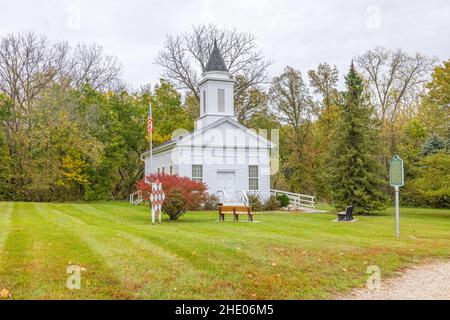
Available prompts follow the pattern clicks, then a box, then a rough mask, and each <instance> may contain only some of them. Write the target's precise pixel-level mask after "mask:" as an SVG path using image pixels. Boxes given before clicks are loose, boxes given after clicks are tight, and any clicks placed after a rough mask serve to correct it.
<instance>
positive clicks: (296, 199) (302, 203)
mask: <svg viewBox="0 0 450 320" xmlns="http://www.w3.org/2000/svg"><path fill="white" fill-rule="evenodd" d="M270 194H271V195H272V196H275V197H276V196H277V195H279V194H285V195H287V197H288V198H289V204H291V205H293V206H294V207H309V208H314V206H315V199H316V197H315V196H309V195H306V194H301V193H293V192H287V191H282V190H270Z"/></svg>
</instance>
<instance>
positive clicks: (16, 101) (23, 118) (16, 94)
mask: <svg viewBox="0 0 450 320" xmlns="http://www.w3.org/2000/svg"><path fill="white" fill-rule="evenodd" d="M119 74H120V65H119V64H118V62H117V60H116V59H115V58H113V57H110V56H108V55H105V54H103V51H102V48H101V47H99V46H97V45H92V46H87V45H79V46H77V47H76V48H75V50H72V49H71V48H70V46H69V45H68V44H67V43H66V42H61V43H55V44H50V43H49V42H48V41H47V39H46V38H45V37H43V36H40V35H37V34H35V33H33V32H27V33H19V34H9V35H6V36H4V37H2V38H1V39H0V92H1V93H3V94H5V95H6V96H8V97H9V98H10V99H11V101H12V104H13V110H12V113H13V115H14V117H12V119H10V121H8V123H7V127H8V129H9V130H12V131H17V130H18V129H19V126H20V124H23V123H28V125H30V123H29V121H30V120H29V118H30V114H31V112H32V108H33V102H34V101H35V100H36V99H38V98H39V95H42V94H43V92H44V91H45V89H46V88H47V87H48V86H50V85H51V84H52V83H59V84H61V85H62V86H63V88H65V87H67V86H73V87H79V86H80V85H82V84H84V83H88V84H89V85H91V86H92V87H94V88H95V89H109V88H111V87H112V86H115V85H116V83H117V82H118V79H119Z"/></svg>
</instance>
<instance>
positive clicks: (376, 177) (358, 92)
mask: <svg viewBox="0 0 450 320" xmlns="http://www.w3.org/2000/svg"><path fill="white" fill-rule="evenodd" d="M345 83H346V87H347V91H346V92H344V93H343V103H342V105H341V106H340V107H341V116H340V119H339V122H338V125H337V130H336V133H335V137H334V141H333V143H332V150H331V153H330V155H331V158H330V169H331V172H330V176H331V187H332V194H333V200H334V203H335V206H336V207H337V208H338V209H344V208H345V207H346V206H348V205H354V211H355V212H357V213H363V212H371V211H374V210H377V209H381V208H382V207H383V205H384V202H385V196H384V194H383V192H382V191H381V190H382V189H381V188H382V184H383V167H382V165H381V163H380V162H379V161H378V160H377V159H376V157H375V154H376V152H377V150H378V147H379V142H378V138H377V134H376V131H375V128H374V124H373V121H372V118H371V113H372V111H371V109H370V107H369V104H368V99H367V96H366V95H365V93H364V84H363V80H362V78H361V77H360V76H359V75H358V73H357V72H356V70H355V68H354V66H353V62H352V64H351V67H350V71H349V73H348V75H347V76H346V77H345Z"/></svg>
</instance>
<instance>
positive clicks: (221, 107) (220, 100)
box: [217, 89, 225, 112]
mask: <svg viewBox="0 0 450 320" xmlns="http://www.w3.org/2000/svg"><path fill="white" fill-rule="evenodd" d="M217 107H218V111H219V112H225V90H224V89H217Z"/></svg>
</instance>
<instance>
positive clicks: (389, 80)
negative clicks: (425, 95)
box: [356, 47, 436, 123]
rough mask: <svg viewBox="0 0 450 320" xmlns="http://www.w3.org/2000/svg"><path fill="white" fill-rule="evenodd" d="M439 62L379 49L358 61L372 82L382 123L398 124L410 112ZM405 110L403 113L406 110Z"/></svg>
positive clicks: (371, 51)
mask: <svg viewBox="0 0 450 320" xmlns="http://www.w3.org/2000/svg"><path fill="white" fill-rule="evenodd" d="M435 62H436V59H432V58H429V57H426V56H424V55H422V54H420V53H416V54H415V55H414V56H409V55H408V54H406V53H405V52H404V51H402V50H395V51H392V50H387V49H386V48H382V47H377V48H375V49H374V50H370V51H368V52H366V53H365V54H364V55H362V56H359V57H357V58H356V63H357V65H358V67H359V71H360V72H361V73H362V74H363V75H364V77H365V79H366V80H367V82H368V85H369V90H370V93H371V98H372V105H373V107H374V111H375V115H376V116H377V118H378V120H380V122H382V123H383V122H384V121H385V120H387V121H395V120H396V116H397V115H398V114H400V113H401V112H405V111H406V112H408V110H406V109H409V108H411V107H412V106H414V104H412V102H414V101H416V99H415V98H414V97H417V96H418V95H419V94H420V93H421V92H422V89H423V87H424V84H425V83H426V82H427V80H428V78H429V74H430V72H431V70H432V69H433V66H434V64H435ZM402 109H403V110H402Z"/></svg>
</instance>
